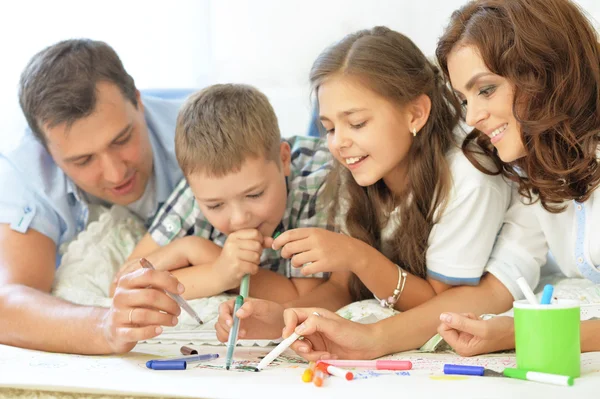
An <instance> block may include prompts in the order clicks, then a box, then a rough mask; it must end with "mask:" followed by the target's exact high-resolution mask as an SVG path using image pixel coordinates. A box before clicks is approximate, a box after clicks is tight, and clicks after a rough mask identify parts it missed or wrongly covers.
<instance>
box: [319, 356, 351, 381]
mask: <svg viewBox="0 0 600 399" xmlns="http://www.w3.org/2000/svg"><path fill="white" fill-rule="evenodd" d="M317 369H319V370H321V371H323V372H325V373H327V374H329V375H333V376H335V377H341V378H344V379H346V380H347V381H352V380H353V379H354V374H352V372H350V371H348V370H344V369H341V368H339V367H336V366H332V365H331V364H329V363H325V362H321V361H319V362H318V363H317Z"/></svg>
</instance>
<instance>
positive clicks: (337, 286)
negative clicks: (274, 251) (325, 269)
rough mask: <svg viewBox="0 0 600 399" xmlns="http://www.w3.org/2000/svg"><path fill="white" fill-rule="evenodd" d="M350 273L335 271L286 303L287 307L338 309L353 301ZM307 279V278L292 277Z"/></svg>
mask: <svg viewBox="0 0 600 399" xmlns="http://www.w3.org/2000/svg"><path fill="white" fill-rule="evenodd" d="M349 278H350V273H346V272H334V273H331V276H329V279H328V280H327V281H325V282H322V283H321V284H319V285H318V286H316V287H315V288H313V289H312V290H311V291H309V292H305V293H303V294H302V295H300V296H299V297H298V298H296V299H293V300H291V301H289V302H286V303H284V305H283V306H284V307H285V308H300V307H319V308H325V309H328V310H331V311H334V312H335V311H336V310H338V309H339V308H341V307H342V306H346V305H347V304H349V303H350V302H352V298H351V296H350V291H349V287H348V279H349ZM292 280H307V279H292Z"/></svg>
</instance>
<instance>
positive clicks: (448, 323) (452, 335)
mask: <svg viewBox="0 0 600 399" xmlns="http://www.w3.org/2000/svg"><path fill="white" fill-rule="evenodd" d="M440 320H441V321H442V324H440V326H439V327H438V333H439V334H440V335H441V336H442V338H444V340H445V341H446V342H447V343H448V345H450V346H451V347H452V349H454V350H455V351H456V353H458V354H459V355H461V356H475V355H480V354H484V353H491V352H497V351H500V350H507V349H513V348H514V347H515V328H514V319H513V318H512V317H507V316H500V317H493V318H491V319H489V320H480V319H479V318H478V317H476V316H475V315H474V314H472V313H469V314H462V315H460V314H457V313H442V314H441V315H440Z"/></svg>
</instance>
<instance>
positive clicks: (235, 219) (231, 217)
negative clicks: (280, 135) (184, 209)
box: [187, 143, 290, 237]
mask: <svg viewBox="0 0 600 399" xmlns="http://www.w3.org/2000/svg"><path fill="white" fill-rule="evenodd" d="M280 160H281V166H278V165H277V163H276V162H274V161H268V160H266V159H265V158H263V157H259V158H248V159H246V161H245V162H244V163H243V164H242V167H241V169H240V170H239V171H238V172H231V173H229V174H227V175H225V176H221V177H214V176H208V175H207V174H206V173H204V172H195V173H192V174H191V175H189V176H188V178H187V180H188V183H189V185H190V187H191V189H192V192H193V193H194V196H195V198H196V202H197V203H198V206H199V207H200V210H201V211H202V213H203V214H204V216H205V217H206V219H207V220H208V221H209V222H210V224H212V225H213V226H214V227H215V228H216V229H218V230H219V231H221V232H222V233H224V234H226V235H229V234H231V233H233V232H235V231H238V230H243V229H257V230H258V231H259V232H260V233H261V234H262V235H263V236H264V237H270V236H272V235H273V233H274V232H275V229H276V228H277V226H278V225H279V223H280V222H281V219H282V218H283V214H284V212H285V209H286V205H287V204H286V203H287V189H286V182H285V178H286V176H289V174H290V146H289V145H288V144H287V143H282V144H281V147H280Z"/></svg>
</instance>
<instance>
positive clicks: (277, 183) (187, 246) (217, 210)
mask: <svg viewBox="0 0 600 399" xmlns="http://www.w3.org/2000/svg"><path fill="white" fill-rule="evenodd" d="M175 150H176V155H177V160H178V162H179V165H180V167H181V169H182V171H183V174H184V176H185V178H186V180H184V181H182V182H181V183H180V184H179V185H178V187H177V188H176V189H175V191H174V192H173V194H172V195H171V197H170V198H169V199H168V200H167V202H166V203H165V205H164V206H163V208H162V209H161V211H159V213H158V215H157V217H156V219H155V221H154V223H153V224H152V226H151V227H150V230H149V233H148V234H147V235H146V237H144V239H142V241H141V242H140V244H138V246H137V247H136V249H135V250H134V251H133V253H132V255H131V258H134V259H135V258H137V257H140V256H144V255H146V254H148V253H151V252H152V254H151V255H149V256H148V258H149V259H150V260H151V261H152V262H153V263H155V266H156V267H157V268H158V269H162V270H175V269H178V270H176V271H174V273H173V274H174V275H175V276H176V277H177V278H178V279H179V280H180V281H181V282H182V283H183V284H184V285H185V287H186V289H185V294H184V296H185V297H186V298H198V297H206V296H211V295H216V294H220V293H222V292H224V291H231V290H234V289H236V288H238V287H239V284H240V280H241V278H242V276H243V275H245V274H251V275H252V278H251V284H250V296H251V297H255V298H261V299H267V300H271V301H274V302H277V303H285V302H289V301H292V300H295V299H298V298H300V297H302V296H303V295H304V294H306V293H308V292H310V291H312V290H313V289H315V288H316V287H317V286H319V285H321V282H322V281H323V280H322V277H323V276H320V275H319V276H312V277H315V278H305V277H304V276H303V275H302V273H301V271H300V269H295V268H293V267H292V266H291V265H290V263H289V261H288V260H286V259H283V258H281V257H280V256H279V254H278V253H277V252H276V251H273V250H272V249H270V246H271V244H272V242H273V239H272V238H271V237H272V236H273V235H275V234H276V233H278V232H283V231H286V230H290V229H294V228H298V227H321V228H326V227H327V212H326V208H325V207H324V206H323V204H321V203H320V201H318V195H319V193H320V192H321V191H322V189H323V188H324V182H325V177H326V175H327V173H328V172H329V170H330V168H331V155H330V154H329V151H328V149H327V146H326V145H324V143H322V142H321V140H320V139H317V138H312V137H304V136H302V137H294V138H291V139H289V140H283V141H282V140H281V136H280V132H279V127H278V123H277V117H276V116H275V113H274V111H273V109H272V107H271V105H270V104H269V101H268V99H267V98H266V96H265V95H264V94H262V93H261V92H259V91H258V90H256V89H255V88H252V87H250V86H245V85H233V84H228V85H214V86H211V87H208V88H206V89H204V90H202V91H200V92H198V93H196V94H195V95H193V96H192V97H190V99H189V100H188V102H187V103H186V104H185V105H184V106H183V108H182V109H181V111H180V114H179V117H178V120H177V130H176V134H175ZM176 238H180V239H178V240H175V239H176ZM159 246H163V248H161V249H160V250H158V251H156V249H157V248H158V247H159ZM189 265H191V267H186V266H189ZM132 267H133V268H135V267H137V266H136V262H135V260H134V261H133V264H131V265H130V266H127V265H126V266H125V267H124V268H123V269H122V270H121V272H120V274H119V275H122V274H124V273H125V272H127V271H129V270H130V269H131V268H132ZM288 278H289V280H288ZM326 284H329V285H331V284H332V283H331V282H327V283H325V285H326ZM336 284H337V283H333V285H336ZM338 288H339V287H338V286H337V285H336V286H335V287H332V288H331V289H335V290H337V289H338ZM328 289H329V288H328V287H327V286H325V287H322V288H320V289H319V292H320V293H321V292H327V290H328ZM338 298H339V295H338ZM334 301H338V299H336V300H334ZM343 301H346V299H343ZM347 301H349V299H347ZM344 304H345V303H341V305H344ZM341 305H340V306H341ZM332 306H333V307H336V306H338V304H337V303H336V304H335V305H332ZM338 307H339V306H338ZM336 308H337V307H336Z"/></svg>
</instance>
